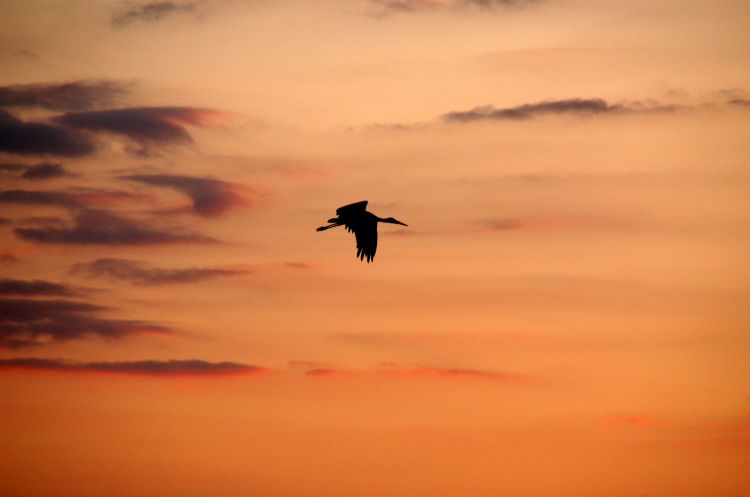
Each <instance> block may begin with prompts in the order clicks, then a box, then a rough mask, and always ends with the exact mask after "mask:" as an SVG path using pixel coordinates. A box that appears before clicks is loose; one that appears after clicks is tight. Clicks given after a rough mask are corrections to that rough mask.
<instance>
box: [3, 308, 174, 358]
mask: <svg viewBox="0 0 750 497" xmlns="http://www.w3.org/2000/svg"><path fill="white" fill-rule="evenodd" d="M106 310H108V308H106V307H102V306H98V305H94V304H90V303H87V302H77V301H71V300H61V299H56V300H34V299H25V298H0V348H8V349H14V348H22V347H35V346H40V345H44V344H47V343H50V342H62V341H68V340H73V339H81V338H90V337H100V338H108V339H119V338H123V337H126V336H132V335H139V334H143V333H169V332H170V331H171V330H170V329H169V328H167V327H164V326H161V325H158V324H155V323H151V322H148V321H139V320H123V319H104V318H100V317H98V316H97V314H99V313H101V312H103V311H106Z"/></svg>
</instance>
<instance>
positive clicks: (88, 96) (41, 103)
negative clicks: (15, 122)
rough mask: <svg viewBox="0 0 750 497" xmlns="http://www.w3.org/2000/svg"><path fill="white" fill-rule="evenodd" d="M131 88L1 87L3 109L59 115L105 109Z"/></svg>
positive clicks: (111, 84) (77, 84) (86, 84)
mask: <svg viewBox="0 0 750 497" xmlns="http://www.w3.org/2000/svg"><path fill="white" fill-rule="evenodd" d="M128 86H129V85H127V84H125V83H122V82H119V81H111V80H99V81H71V82H68V83H43V84H31V85H10V86H0V107H35V108H42V109H49V110H56V111H81V110H90V109H96V108H103V107H108V106H111V105H113V104H115V103H117V102H118V101H120V100H122V98H123V97H124V96H125V95H126V94H127V93H128Z"/></svg>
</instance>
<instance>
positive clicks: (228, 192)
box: [121, 174, 249, 216]
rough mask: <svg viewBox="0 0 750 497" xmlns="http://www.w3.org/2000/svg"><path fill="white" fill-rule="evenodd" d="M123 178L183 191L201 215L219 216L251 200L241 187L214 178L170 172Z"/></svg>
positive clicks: (123, 177)
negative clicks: (171, 173) (243, 194)
mask: <svg viewBox="0 0 750 497" xmlns="http://www.w3.org/2000/svg"><path fill="white" fill-rule="evenodd" d="M121 178H122V179H125V180H130V181H138V182H140V183H145V184H147V185H152V186H158V187H165V188H172V189H175V190H178V191H181V192H183V193H185V194H186V195H188V196H189V197H190V198H191V199H192V201H193V210H194V211H195V212H196V213H197V214H200V215H201V216H218V215H221V214H223V213H224V212H226V211H227V210H229V209H231V208H232V207H235V206H239V205H243V204H247V203H248V202H249V201H248V199H247V198H245V197H243V196H241V195H240V194H239V191H240V190H241V187H239V186H238V185H235V184H233V183H229V182H227V181H222V180H218V179H213V178H197V177H193V176H180V175H170V174H154V175H145V174H141V175H130V176H121Z"/></svg>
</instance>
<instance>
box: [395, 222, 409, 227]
mask: <svg viewBox="0 0 750 497" xmlns="http://www.w3.org/2000/svg"><path fill="white" fill-rule="evenodd" d="M396 222H397V223H398V224H400V225H403V226H409V225H408V224H406V223H402V222H401V221H396Z"/></svg>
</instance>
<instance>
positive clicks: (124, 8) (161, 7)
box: [111, 0, 200, 28]
mask: <svg viewBox="0 0 750 497" xmlns="http://www.w3.org/2000/svg"><path fill="white" fill-rule="evenodd" d="M199 4H200V2H197V1H191V2H173V1H166V0H165V1H155V2H123V3H122V4H121V5H120V7H119V8H118V9H117V10H115V12H113V13H112V19H111V21H112V25H113V26H115V27H117V28H122V27H125V26H129V25H131V24H133V23H136V22H147V23H155V22H159V21H162V20H164V19H166V18H168V17H172V16H175V15H179V14H196V13H197V10H198V6H199Z"/></svg>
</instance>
